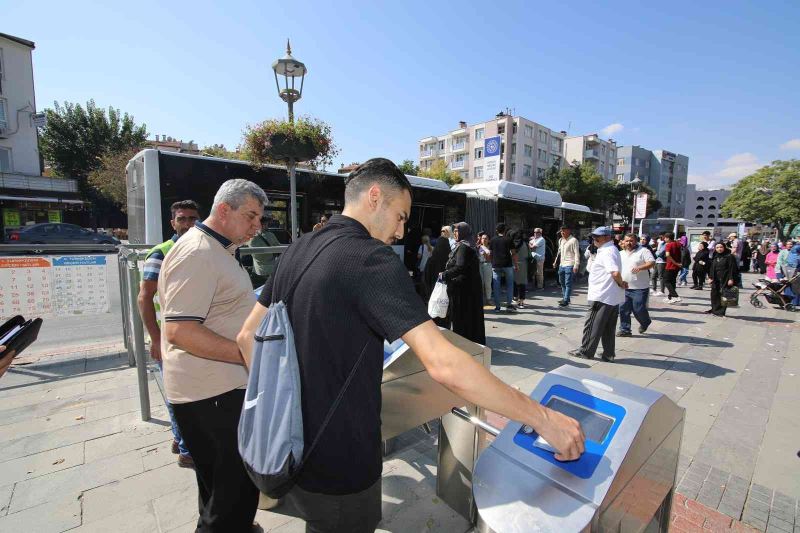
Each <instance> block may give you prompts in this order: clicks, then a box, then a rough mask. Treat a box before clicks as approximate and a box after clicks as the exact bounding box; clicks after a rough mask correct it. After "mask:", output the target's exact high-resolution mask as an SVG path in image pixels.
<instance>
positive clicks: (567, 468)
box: [473, 365, 684, 533]
mask: <svg viewBox="0 0 800 533" xmlns="http://www.w3.org/2000/svg"><path fill="white" fill-rule="evenodd" d="M531 398H533V399H534V400H536V401H538V402H540V403H542V404H543V405H546V406H548V407H550V408H551V409H554V410H556V411H560V412H562V413H564V414H566V415H569V416H571V417H573V418H575V419H577V420H578V421H579V422H580V423H581V426H582V428H583V431H584V433H585V435H586V439H587V441H586V451H585V453H584V454H583V455H582V456H581V457H580V459H578V460H575V461H569V462H560V461H557V460H556V459H555V457H554V452H553V451H552V448H550V446H549V445H548V444H547V442H545V441H543V440H542V439H541V437H540V436H539V435H538V434H537V433H536V432H535V431H534V430H533V429H532V428H530V427H528V426H523V425H522V424H520V423H518V422H513V421H512V422H510V423H509V424H508V425H507V426H506V427H505V429H503V430H502V432H500V434H499V435H498V436H497V438H496V439H495V440H494V442H492V444H491V445H490V446H489V447H488V448H487V449H486V450H485V451H484V452H483V453H482V454H480V456H479V457H478V460H477V463H476V465H475V469H474V476H473V495H474V501H475V506H476V510H477V515H478V516H477V519H476V525H477V530H478V531H484V532H485V531H495V532H498V533H500V532H503V533H505V532H531V531H552V532H559V533H563V532H570V531H575V532H578V531H614V532H617V531H620V532H639V531H648V532H651V531H652V532H655V531H662V532H666V531H667V529H668V526H669V513H670V505H671V503H672V496H673V492H674V489H675V477H676V473H677V469H678V456H679V451H680V443H681V437H682V435H683V422H684V409H683V408H682V407H678V405H676V404H675V403H674V402H673V401H672V400H670V399H669V398H667V397H666V396H665V395H663V394H662V393H660V392H657V391H654V390H650V389H645V388H642V387H637V386H635V385H632V384H630V383H626V382H624V381H620V380H617V379H613V378H609V377H606V376H603V375H600V374H597V373H593V372H590V371H588V370H585V369H582V368H577V367H573V366H570V365H564V366H562V367H560V368H558V369H556V370H554V371H552V372H549V373H548V374H546V375H545V376H544V377H543V378H542V380H541V381H540V382H539V385H538V386H537V387H536V389H535V390H534V391H533V393H532V394H531Z"/></svg>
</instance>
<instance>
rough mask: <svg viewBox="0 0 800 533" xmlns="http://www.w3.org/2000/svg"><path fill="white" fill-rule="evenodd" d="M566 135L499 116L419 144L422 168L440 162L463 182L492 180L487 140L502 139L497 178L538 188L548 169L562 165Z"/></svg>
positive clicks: (461, 124) (435, 136)
mask: <svg viewBox="0 0 800 533" xmlns="http://www.w3.org/2000/svg"><path fill="white" fill-rule="evenodd" d="M565 135H566V134H565V132H559V131H556V130H551V129H550V128H547V127H545V126H542V125H541V124H538V123H536V122H534V121H532V120H528V119H526V118H524V117H520V116H513V115H509V114H505V113H502V112H501V113H498V114H497V115H496V116H495V118H493V119H491V120H487V121H486V122H480V123H478V124H472V125H467V123H466V122H460V123H459V124H458V128H457V129H454V130H452V131H449V132H447V133H444V134H442V135H432V136H430V137H425V138H423V139H420V140H419V143H418V148H419V159H418V161H419V167H420V169H421V170H427V169H430V168H431V166H432V165H433V164H434V162H436V161H437V160H444V161H445V162H446V163H447V165H448V167H449V168H450V169H451V170H453V171H455V172H459V173H460V174H461V177H462V179H463V180H464V182H466V183H469V182H472V181H486V180H487V179H493V178H494V173H492V172H490V171H489V169H488V168H485V163H486V161H485V159H486V158H485V154H484V152H485V150H486V142H487V139H493V138H496V137H499V138H500V162H499V173H498V174H497V177H498V178H499V179H502V180H507V181H513V182H515V183H521V184H524V185H533V186H536V185H539V184H540V183H541V180H542V178H543V177H544V173H545V172H546V171H547V169H548V168H550V167H552V166H556V167H558V168H561V166H562V165H563V160H564V158H563V156H562V154H563V150H564V137H565Z"/></svg>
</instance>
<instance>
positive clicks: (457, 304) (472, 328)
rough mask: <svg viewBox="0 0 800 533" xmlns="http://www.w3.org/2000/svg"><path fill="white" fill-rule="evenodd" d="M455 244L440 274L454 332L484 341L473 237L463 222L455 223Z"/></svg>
mask: <svg viewBox="0 0 800 533" xmlns="http://www.w3.org/2000/svg"><path fill="white" fill-rule="evenodd" d="M455 236H456V240H457V244H456V247H455V249H454V250H453V252H452V253H451V254H450V258H449V259H448V260H447V267H446V269H445V271H444V272H443V274H442V277H443V278H444V280H445V282H446V283H447V296H448V297H449V298H450V313H449V315H450V319H451V320H452V321H453V331H454V332H455V333H458V334H459V335H461V336H462V337H464V338H466V339H469V340H471V341H473V342H477V343H479V344H486V330H485V328H484V324H483V295H482V294H481V289H482V285H481V272H480V263H479V261H478V252H477V251H476V250H475V237H474V236H473V235H472V228H471V227H470V226H469V224H467V223H466V222H459V223H458V224H456V233H455Z"/></svg>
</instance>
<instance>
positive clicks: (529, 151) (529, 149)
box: [524, 144, 533, 157]
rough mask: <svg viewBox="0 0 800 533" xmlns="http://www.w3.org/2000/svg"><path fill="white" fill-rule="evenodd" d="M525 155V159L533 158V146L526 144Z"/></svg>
mask: <svg viewBox="0 0 800 533" xmlns="http://www.w3.org/2000/svg"><path fill="white" fill-rule="evenodd" d="M524 153H525V157H533V146H531V145H530V144H526V145H525V149H524Z"/></svg>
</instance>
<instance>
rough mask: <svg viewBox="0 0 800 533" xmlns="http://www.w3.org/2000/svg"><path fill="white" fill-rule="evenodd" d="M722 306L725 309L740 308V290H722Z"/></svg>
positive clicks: (734, 288) (733, 288)
mask: <svg viewBox="0 0 800 533" xmlns="http://www.w3.org/2000/svg"><path fill="white" fill-rule="evenodd" d="M722 305H724V306H725V307H738V306H739V288H738V287H736V286H734V287H725V288H724V289H722Z"/></svg>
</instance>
